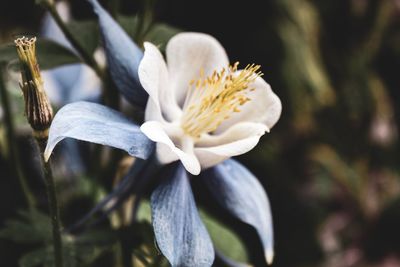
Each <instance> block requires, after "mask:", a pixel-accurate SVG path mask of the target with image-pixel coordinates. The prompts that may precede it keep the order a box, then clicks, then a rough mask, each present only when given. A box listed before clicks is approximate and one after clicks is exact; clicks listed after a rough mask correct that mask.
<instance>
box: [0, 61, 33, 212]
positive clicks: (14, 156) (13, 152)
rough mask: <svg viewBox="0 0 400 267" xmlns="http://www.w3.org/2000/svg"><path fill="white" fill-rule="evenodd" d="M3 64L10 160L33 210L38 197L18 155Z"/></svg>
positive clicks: (0, 73)
mask: <svg viewBox="0 0 400 267" xmlns="http://www.w3.org/2000/svg"><path fill="white" fill-rule="evenodd" d="M3 75H4V72H3V66H1V65H0V94H1V103H2V106H3V110H4V122H5V125H6V138H7V143H8V156H9V157H8V161H9V163H10V165H11V166H12V169H13V171H14V173H15V175H16V176H17V178H18V181H19V184H20V186H21V190H22V193H23V195H24V197H25V201H26V204H27V205H28V208H29V209H30V210H33V209H34V208H35V206H36V199H35V197H34V195H33V193H32V192H31V190H30V188H29V185H28V182H27V180H26V177H25V175H24V173H23V171H22V166H21V161H20V158H19V155H18V144H17V140H16V139H15V136H16V135H15V126H14V122H13V120H12V117H11V114H12V113H11V107H10V99H9V95H8V92H7V89H6V85H5V81H4V76H3Z"/></svg>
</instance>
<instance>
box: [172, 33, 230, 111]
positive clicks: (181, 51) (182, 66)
mask: <svg viewBox="0 0 400 267" xmlns="http://www.w3.org/2000/svg"><path fill="white" fill-rule="evenodd" d="M166 55H167V62H168V70H169V74H170V82H171V87H172V88H173V90H174V92H175V96H176V99H177V102H178V103H179V104H180V105H181V106H182V105H183V101H184V99H185V96H186V93H187V90H188V88H189V83H190V81H191V80H193V79H198V78H199V75H200V71H201V70H204V74H205V75H206V76H209V75H211V74H212V72H213V71H214V70H217V71H218V70H221V69H222V68H223V67H225V68H226V67H227V66H228V64H229V60H228V56H227V55H226V52H225V49H224V48H223V47H222V45H221V44H220V43H219V42H218V41H217V40H216V39H215V38H214V37H212V36H210V35H208V34H204V33H180V34H177V35H175V36H174V37H172V38H171V40H170V41H169V42H168V44H167V49H166Z"/></svg>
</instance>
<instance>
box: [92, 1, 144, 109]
mask: <svg viewBox="0 0 400 267" xmlns="http://www.w3.org/2000/svg"><path fill="white" fill-rule="evenodd" d="M88 1H89V2H90V3H91V4H92V6H93V9H94V12H95V13H96V14H97V16H98V18H99V26H100V32H101V36H102V39H103V46H104V50H105V54H106V58H107V64H108V67H109V70H110V74H111V77H112V79H113V81H114V82H115V84H116V86H117V87H118V89H119V90H120V92H121V93H122V95H123V96H124V97H125V98H126V99H127V100H128V101H129V102H131V103H132V104H136V105H139V106H142V107H144V106H145V105H146V103H147V98H148V94H147V93H146V91H145V90H144V89H143V87H142V86H141V84H140V81H139V75H138V68H139V63H140V61H141V60H142V58H143V51H142V50H141V49H140V48H139V47H138V46H137V45H136V44H135V43H134V42H133V41H132V40H131V39H130V37H129V36H128V34H127V33H126V32H125V31H124V30H123V29H122V28H121V26H120V25H119V24H118V23H117V22H116V21H115V20H114V19H113V18H112V17H111V16H110V14H109V13H108V12H107V11H105V10H104V8H103V7H102V6H101V5H100V4H99V3H98V2H97V0H88Z"/></svg>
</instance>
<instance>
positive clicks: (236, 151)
mask: <svg viewBox="0 0 400 267" xmlns="http://www.w3.org/2000/svg"><path fill="white" fill-rule="evenodd" d="M267 130H268V128H267V127H266V126H265V125H264V124H262V123H253V122H242V123H238V124H235V125H233V126H232V127H230V128H229V129H228V130H226V131H225V132H224V133H223V134H220V135H216V136H211V135H208V136H204V137H202V139H201V140H200V141H199V142H198V143H197V144H196V147H195V149H194V152H195V154H196V156H197V158H198V160H199V161H200V165H201V167H202V169H206V168H209V167H211V166H214V165H216V164H218V163H220V162H222V161H224V160H226V159H228V158H230V157H233V156H238V155H241V154H244V153H246V152H248V151H250V150H251V149H253V148H254V147H255V146H256V145H257V143H258V141H259V140H260V137H261V136H263V135H264V133H265V132H266V131H267Z"/></svg>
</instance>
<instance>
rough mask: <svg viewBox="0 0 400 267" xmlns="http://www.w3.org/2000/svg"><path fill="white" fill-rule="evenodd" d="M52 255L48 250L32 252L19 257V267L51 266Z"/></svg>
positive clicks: (42, 249) (41, 249)
mask: <svg viewBox="0 0 400 267" xmlns="http://www.w3.org/2000/svg"><path fill="white" fill-rule="evenodd" d="M52 257H53V255H52V254H51V250H50V249H49V248H40V249H37V250H33V251H31V252H29V253H27V254H25V255H23V256H22V257H21V259H20V260H19V266H20V267H36V266H49V265H50V266H52V265H53V260H52Z"/></svg>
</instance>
